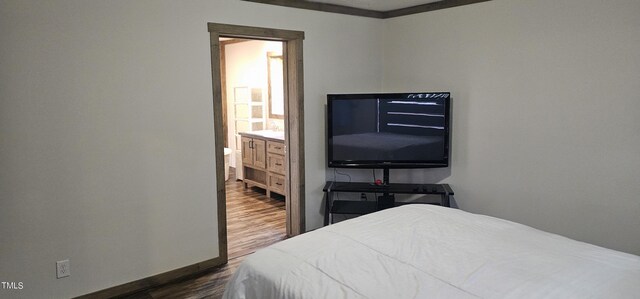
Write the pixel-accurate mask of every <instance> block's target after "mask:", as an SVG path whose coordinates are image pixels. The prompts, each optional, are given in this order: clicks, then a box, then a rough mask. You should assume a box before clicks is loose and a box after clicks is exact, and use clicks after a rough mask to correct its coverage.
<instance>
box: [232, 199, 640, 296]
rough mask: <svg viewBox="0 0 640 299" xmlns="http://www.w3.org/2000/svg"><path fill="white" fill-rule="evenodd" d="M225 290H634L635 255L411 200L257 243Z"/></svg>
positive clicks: (639, 275) (637, 280) (638, 287)
mask: <svg viewBox="0 0 640 299" xmlns="http://www.w3.org/2000/svg"><path fill="white" fill-rule="evenodd" d="M224 298H229V299H231V298H332V299H333V298H384V299H388V298H640V257H639V256H635V255H631V254H626V253H622V252H618V251H613V250H610V249H605V248H602V247H598V246H594V245H590V244H587V243H583V242H578V241H574V240H571V239H567V238H564V237H561V236H558V235H554V234H550V233H546V232H542V231H539V230H536V229H533V228H531V227H528V226H524V225H521V224H517V223H514V222H510V221H506V220H501V219H497V218H493V217H488V216H483V215H476V214H471V213H467V212H464V211H461V210H457V209H450V208H443V207H439V206H432V205H417V204H416V205H406V206H401V207H397V208H393V209H388V210H383V211H380V212H377V213H373V214H369V215H364V216H361V217H358V218H355V219H351V220H348V221H344V222H340V223H338V224H334V225H330V226H327V227H324V228H321V229H318V230H316V231H313V232H309V233H306V234H303V235H300V236H297V237H295V238H291V239H289V240H285V241H282V242H280V243H277V244H275V245H273V246H270V247H268V248H265V249H262V250H259V251H257V252H256V253H254V254H252V255H251V256H249V257H247V258H246V260H245V261H244V262H243V263H242V264H241V265H240V267H239V268H238V270H237V272H236V273H235V274H234V276H233V277H232V279H231V281H230V282H229V284H228V285H227V289H226V290H225V294H224Z"/></svg>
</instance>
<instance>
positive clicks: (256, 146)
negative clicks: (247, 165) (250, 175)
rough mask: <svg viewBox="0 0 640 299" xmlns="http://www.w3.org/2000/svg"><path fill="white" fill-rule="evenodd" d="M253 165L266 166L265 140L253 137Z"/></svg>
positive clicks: (263, 167)
mask: <svg viewBox="0 0 640 299" xmlns="http://www.w3.org/2000/svg"><path fill="white" fill-rule="evenodd" d="M253 166H254V167H259V168H262V169H265V168H267V142H266V141H265V140H260V139H253Z"/></svg>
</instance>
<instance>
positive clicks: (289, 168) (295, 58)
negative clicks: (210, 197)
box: [208, 23, 304, 263]
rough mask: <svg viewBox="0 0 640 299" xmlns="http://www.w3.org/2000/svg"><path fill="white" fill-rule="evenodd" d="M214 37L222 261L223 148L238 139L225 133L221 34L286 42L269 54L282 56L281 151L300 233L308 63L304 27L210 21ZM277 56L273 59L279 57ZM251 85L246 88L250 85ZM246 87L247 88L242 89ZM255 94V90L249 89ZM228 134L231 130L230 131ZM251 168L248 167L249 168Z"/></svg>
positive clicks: (292, 226)
mask: <svg viewBox="0 0 640 299" xmlns="http://www.w3.org/2000/svg"><path fill="white" fill-rule="evenodd" d="M208 29H209V33H210V41H211V69H212V80H213V82H212V83H213V115H214V136H215V160H216V186H217V187H216V195H217V199H218V200H217V203H218V213H217V216H218V237H219V254H220V261H221V262H222V263H226V262H227V260H228V242H227V209H226V204H227V199H226V186H225V166H224V165H225V164H224V148H225V140H226V145H228V144H229V143H230V142H235V140H229V138H228V137H227V138H225V136H226V135H225V130H228V128H227V127H225V126H224V125H223V124H224V118H225V117H226V116H225V115H224V111H226V110H225V109H223V105H224V104H223V103H224V101H223V96H222V93H223V89H225V87H223V84H222V80H223V78H222V76H221V63H220V58H221V53H220V52H221V48H220V43H221V42H220V38H229V39H252V40H270V41H279V42H282V55H277V54H273V53H271V54H270V56H269V59H275V60H277V59H280V60H281V61H282V66H283V67H282V70H281V72H282V73H283V85H284V89H283V90H282V92H283V102H284V103H283V113H284V115H283V119H284V121H283V125H284V143H283V145H284V149H283V151H282V154H283V157H284V162H285V167H284V169H283V171H284V173H285V177H286V178H288V180H287V182H286V184H284V185H285V186H284V190H283V191H284V192H283V193H285V194H286V198H285V210H286V234H287V236H295V235H298V234H300V233H302V232H304V135H303V112H302V107H303V94H304V93H303V77H302V76H303V67H302V41H303V39H304V33H303V32H299V31H290V30H280V29H269V28H259V27H248V26H237V25H226V24H216V23H209V24H208ZM275 60H274V61H275ZM245 91H246V90H245ZM240 92H243V90H240ZM248 94H249V96H251V90H250V89H249V90H248ZM269 110H270V111H269V113H275V114H277V113H278V109H277V108H274V109H269ZM227 136H228V135H227ZM244 169H247V168H244ZM244 175H245V176H246V174H244Z"/></svg>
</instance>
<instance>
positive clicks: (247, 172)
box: [240, 131, 287, 196]
mask: <svg viewBox="0 0 640 299" xmlns="http://www.w3.org/2000/svg"><path fill="white" fill-rule="evenodd" d="M240 136H241V141H242V150H241V151H242V170H243V172H244V178H243V182H244V186H245V188H248V187H249V186H255V187H259V188H262V189H265V190H266V193H267V196H271V192H275V193H278V194H282V195H284V196H286V195H287V194H286V183H287V180H286V179H285V174H286V160H285V147H284V133H283V132H274V131H254V132H251V133H240Z"/></svg>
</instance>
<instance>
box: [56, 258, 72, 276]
mask: <svg viewBox="0 0 640 299" xmlns="http://www.w3.org/2000/svg"><path fill="white" fill-rule="evenodd" d="M70 275H71V264H70V263H69V260H63V261H57V262H56V277H57V278H63V277H67V276H70Z"/></svg>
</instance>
